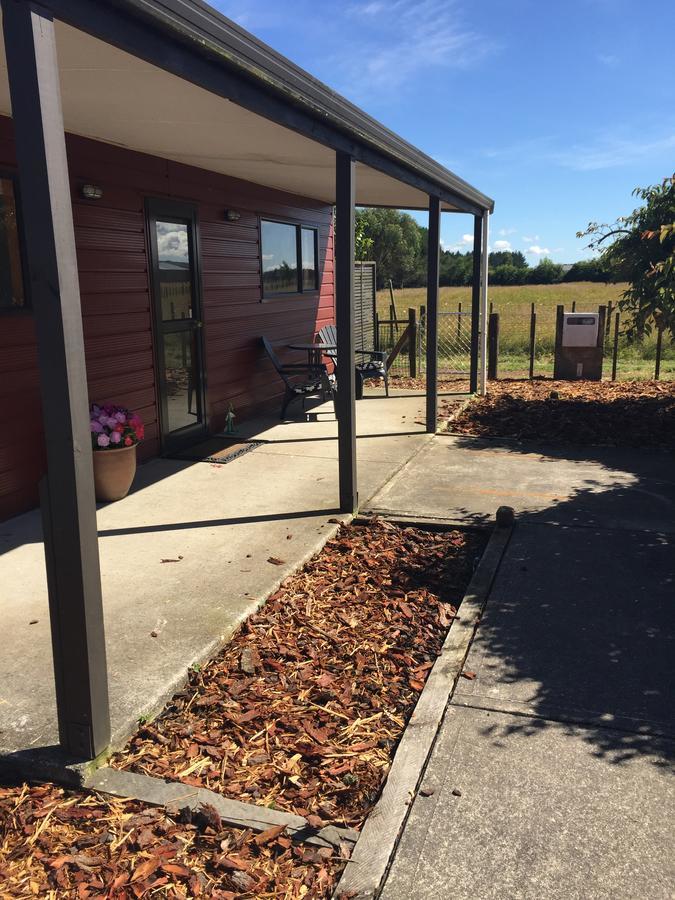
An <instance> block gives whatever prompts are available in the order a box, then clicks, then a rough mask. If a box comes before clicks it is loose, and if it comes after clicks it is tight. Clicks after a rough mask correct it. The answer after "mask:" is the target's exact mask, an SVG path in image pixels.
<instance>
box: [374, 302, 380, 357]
mask: <svg viewBox="0 0 675 900" xmlns="http://www.w3.org/2000/svg"><path fill="white" fill-rule="evenodd" d="M373 325H374V326H375V334H374V335H373V343H374V345H375V346H374V347H373V350H379V349H380V314H379V313H378V312H377V310H376V311H375V321H374V322H373Z"/></svg>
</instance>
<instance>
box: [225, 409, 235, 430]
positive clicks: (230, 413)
mask: <svg viewBox="0 0 675 900" xmlns="http://www.w3.org/2000/svg"><path fill="white" fill-rule="evenodd" d="M234 420H235V415H234V409H233V408H232V404H231V403H230V406H229V409H228V410H227V415H226V416H225V434H234V432H235V428H234Z"/></svg>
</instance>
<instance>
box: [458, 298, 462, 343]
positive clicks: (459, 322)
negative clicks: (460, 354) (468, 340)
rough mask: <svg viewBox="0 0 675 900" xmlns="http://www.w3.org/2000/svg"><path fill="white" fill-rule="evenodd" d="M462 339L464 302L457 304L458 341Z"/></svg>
mask: <svg viewBox="0 0 675 900" xmlns="http://www.w3.org/2000/svg"><path fill="white" fill-rule="evenodd" d="M461 338H462V302H461V300H460V302H459V303H458V304H457V340H458V341H459V340H461Z"/></svg>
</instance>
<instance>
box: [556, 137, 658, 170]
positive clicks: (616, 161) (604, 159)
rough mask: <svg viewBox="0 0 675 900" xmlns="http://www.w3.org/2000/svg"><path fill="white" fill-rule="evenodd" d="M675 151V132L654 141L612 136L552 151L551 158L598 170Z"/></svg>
mask: <svg viewBox="0 0 675 900" xmlns="http://www.w3.org/2000/svg"><path fill="white" fill-rule="evenodd" d="M672 150H675V131H674V132H673V133H672V134H668V135H666V136H665V137H660V138H654V139H651V140H645V139H642V138H632V137H631V138H627V139H626V138H619V137H611V136H610V137H607V138H603V139H601V140H599V141H597V142H596V143H595V144H591V145H583V144H573V145H572V146H571V147H570V148H569V149H568V150H564V151H561V152H559V153H555V154H553V157H552V158H553V161H554V162H557V163H558V164H559V165H561V166H563V167H564V168H566V169H572V170H574V171H576V172H595V171H598V170H599V169H613V168H616V167H617V166H625V165H628V164H629V163H634V162H639V161H640V160H641V159H652V158H653V157H658V156H659V155H660V154H663V155H665V154H666V153H670V152H671V151H672Z"/></svg>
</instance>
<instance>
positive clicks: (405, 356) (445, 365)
mask: <svg viewBox="0 0 675 900" xmlns="http://www.w3.org/2000/svg"><path fill="white" fill-rule="evenodd" d="M376 330H377V335H378V338H377V340H378V342H377V345H376V346H377V348H378V349H379V350H385V351H386V352H387V353H389V354H390V355H391V354H392V353H396V355H395V356H394V357H393V359H392V360H391V367H390V370H389V371H390V373H391V374H392V375H399V376H404V377H415V376H417V377H420V376H422V375H424V374H425V372H426V350H427V318H426V313H425V309H424V307H420V308H418V309H415V310H414V314H413V315H411V311H409V313H408V317H407V318H405V319H400V318H396V319H393V318H389V319H378V320H377V323H376ZM411 341H412V347H411ZM396 351H398V352H396ZM470 368H471V313H470V312H467V311H462V309H461V304H460V308H459V309H458V310H457V311H456V312H455V311H443V312H440V313H439V315H438V374H439V376H440V377H442V378H448V377H458V378H468V377H469V374H470Z"/></svg>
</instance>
